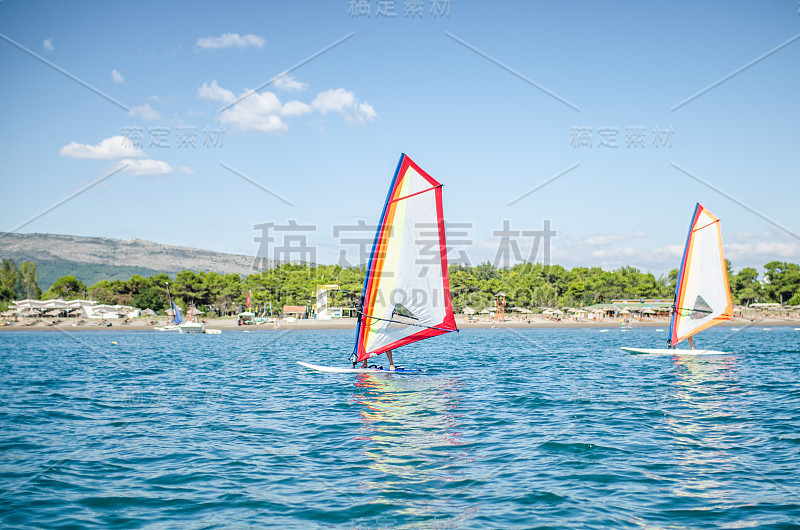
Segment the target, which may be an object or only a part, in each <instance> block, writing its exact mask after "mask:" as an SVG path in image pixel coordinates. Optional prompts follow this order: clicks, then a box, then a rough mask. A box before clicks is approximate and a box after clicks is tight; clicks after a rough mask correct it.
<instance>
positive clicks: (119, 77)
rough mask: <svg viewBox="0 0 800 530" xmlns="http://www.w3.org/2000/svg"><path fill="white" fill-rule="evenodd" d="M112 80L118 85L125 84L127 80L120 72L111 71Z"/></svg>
mask: <svg viewBox="0 0 800 530" xmlns="http://www.w3.org/2000/svg"><path fill="white" fill-rule="evenodd" d="M111 80H112V81H114V82H115V83H116V84H118V85H124V84H125V78H124V77H122V74H121V73H119V71H118V70H111Z"/></svg>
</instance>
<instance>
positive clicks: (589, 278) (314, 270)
mask: <svg viewBox="0 0 800 530" xmlns="http://www.w3.org/2000/svg"><path fill="white" fill-rule="evenodd" d="M764 270H765V273H764V278H765V280H764V281H759V280H758V276H759V273H758V271H757V270H756V269H753V268H750V267H747V268H744V269H742V270H740V271H739V272H737V273H735V274H733V273H731V271H730V262H729V263H728V275H729V279H730V284H731V292H732V294H733V298H734V302H735V303H737V304H742V305H747V304H750V303H752V302H779V303H783V304H788V305H800V265H797V264H795V263H786V262H780V261H772V262H770V263H767V264H766V265H764ZM364 275H365V271H364V269H363V268H357V267H340V266H338V265H320V266H316V267H308V266H304V265H292V264H283V265H280V266H278V267H276V268H273V269H269V270H266V271H263V272H259V273H254V274H251V275H249V276H247V277H245V278H242V277H240V276H239V275H237V274H217V273H214V272H192V271H183V272H179V273H178V274H177V276H176V277H175V279H174V280H173V279H171V278H170V277H169V276H167V275H166V274H163V273H162V274H156V275H154V276H150V277H148V278H145V277H143V276H139V275H134V276H132V277H131V278H130V279H129V280H127V281H125V280H113V281H108V280H102V281H99V282H97V283H95V284H94V285H92V286H86V285H84V284H83V283H82V282H81V281H79V280H78V279H76V278H75V277H74V276H62V277H61V278H59V279H58V280H56V281H55V282H54V283H53V284H52V285H51V286H50V288H49V289H48V290H47V291H46V292H44V293H41V291H40V290H39V287H38V286H37V284H36V280H37V274H36V265H35V264H34V263H31V262H25V263H21V264H19V266H17V265H16V264H15V263H14V262H13V261H12V260H3V262H2V268H0V307H2V308H3V309H5V307H7V305H8V303H9V302H10V301H13V300H15V299H21V298H40V297H41V298H42V299H51V298H62V299H65V300H69V299H74V298H90V299H92V300H96V301H98V302H100V303H103V304H123V305H131V306H134V307H138V308H141V309H145V308H148V307H149V308H150V309H153V310H155V311H159V310H163V309H166V307H167V293H166V283H167V282H169V283H170V292H171V293H172V296H173V298H174V299H175V300H176V301H177V302H178V304H180V305H181V306H183V307H184V308H185V307H186V306H187V305H188V304H190V303H193V304H195V305H196V306H197V307H198V308H200V309H202V310H204V311H207V310H209V309H212V310H213V311H214V312H216V313H218V314H221V315H230V314H234V313H236V312H238V311H239V310H241V308H242V307H243V306H244V304H245V300H246V299H247V293H248V291H251V292H252V299H251V304H252V308H253V310H254V311H257V312H260V311H261V310H263V309H264V308H266V310H267V312H269V308H270V306H271V308H272V311H273V313H274V314H275V315H279V314H280V312H281V310H282V309H283V306H284V305H309V304H311V303H312V298H313V296H314V293H315V291H316V287H317V285H319V284H338V285H339V287H340V289H341V291H339V292H336V293H332V295H331V298H330V299H329V305H331V306H343V307H353V304H354V299H355V296H356V294H358V293H360V292H361V289H362V286H363V284H364ZM677 276H678V270H677V269H673V270H672V271H670V273H669V274H667V275H664V276H661V277H659V278H656V277H655V276H654V275H653V274H651V273H644V272H641V271H639V270H638V269H636V268H634V267H622V268H619V269H616V270H612V271H606V270H603V269H601V268H600V267H575V268H573V269H571V270H568V269H565V268H564V267H562V266H560V265H542V264H530V263H525V264H520V265H515V266H513V267H510V268H501V269H497V268H495V267H493V266H492V265H490V264H488V263H484V264H481V265H477V266H463V265H452V266H450V289H451V295H452V299H453V306H454V309H455V310H456V311H461V310H462V309H463V308H464V307H465V306H469V307H472V308H473V309H476V310H480V309H482V308H484V307H489V306H494V299H495V294H496V293H498V292H500V291H502V292H504V293H505V294H506V296H507V303H508V305H509V306H510V307H513V306H520V307H529V308H531V307H564V306H570V307H576V306H578V305H580V304H583V305H584V306H586V305H591V304H595V303H606V302H609V301H611V300H613V299H618V298H627V299H638V298H665V299H671V298H672V297H673V296H674V292H675V282H676V281H677Z"/></svg>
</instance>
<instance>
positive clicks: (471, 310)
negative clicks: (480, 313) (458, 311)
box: [464, 307, 476, 315]
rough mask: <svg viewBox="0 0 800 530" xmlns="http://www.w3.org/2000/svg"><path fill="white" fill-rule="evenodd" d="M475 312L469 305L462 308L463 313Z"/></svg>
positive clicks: (471, 313)
mask: <svg viewBox="0 0 800 530" xmlns="http://www.w3.org/2000/svg"><path fill="white" fill-rule="evenodd" d="M475 313H476V311H475V310H474V309H472V308H471V307H465V308H464V314H465V315H474V314H475Z"/></svg>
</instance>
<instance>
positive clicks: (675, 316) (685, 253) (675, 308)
mask: <svg viewBox="0 0 800 530" xmlns="http://www.w3.org/2000/svg"><path fill="white" fill-rule="evenodd" d="M698 210H700V203H699V202H698V203H697V206H695V207H694V213H693V214H692V220H691V222H690V223H689V233H688V234H687V235H686V247H685V248H684V249H683V258H682V259H681V266H680V268H679V269H678V279H677V281H676V282H675V301H674V302H673V303H672V318H671V319H670V320H669V335H668V341H669V345H670V346H673V344H672V331H673V330H674V329H675V321H676V320H677V319H678V293H680V291H681V282H682V281H683V273H684V272H685V271H684V270H683V268H684V267H685V266H686V257H687V256H688V254H689V240H691V238H692V228H694V223H695V222H697V211H698Z"/></svg>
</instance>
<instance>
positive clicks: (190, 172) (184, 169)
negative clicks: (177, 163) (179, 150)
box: [178, 166, 194, 175]
mask: <svg viewBox="0 0 800 530" xmlns="http://www.w3.org/2000/svg"><path fill="white" fill-rule="evenodd" d="M178 171H180V172H181V173H183V174H184V175H194V171H193V170H192V168H190V167H186V166H181V167H179V168H178Z"/></svg>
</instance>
